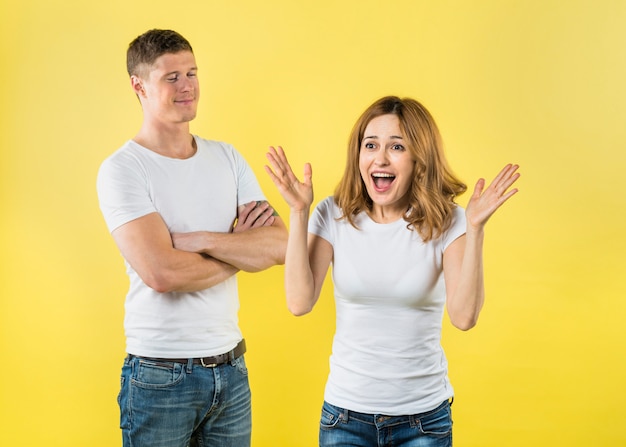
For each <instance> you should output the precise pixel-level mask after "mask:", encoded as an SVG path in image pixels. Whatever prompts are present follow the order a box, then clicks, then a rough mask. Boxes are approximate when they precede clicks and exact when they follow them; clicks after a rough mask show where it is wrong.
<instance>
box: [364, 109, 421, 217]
mask: <svg viewBox="0 0 626 447" xmlns="http://www.w3.org/2000/svg"><path fill="white" fill-rule="evenodd" d="M406 144H407V142H406V140H405V136H404V135H403V133H402V131H401V130H400V119H399V118H398V116H397V115H394V114H388V115H381V116H378V117H376V118H374V119H372V120H371V121H370V122H369V123H368V124H367V127H366V128H365V132H364V134H363V140H362V142H361V149H360V152H359V170H360V171H361V178H362V179H363V182H364V183H365V187H366V188H367V192H368V194H369V196H370V197H371V198H372V201H373V202H374V205H373V209H372V214H373V216H372V217H373V218H374V220H376V221H382V222H384V221H391V220H395V219H398V218H400V217H402V216H403V215H404V214H405V213H406V211H407V208H408V203H409V200H408V192H409V187H410V185H411V182H412V179H413V167H414V165H415V161H414V160H413V159H412V157H411V154H410V152H409V150H408V149H407V148H406V146H405V145H406ZM377 217H378V218H380V219H382V220H378V219H377Z"/></svg>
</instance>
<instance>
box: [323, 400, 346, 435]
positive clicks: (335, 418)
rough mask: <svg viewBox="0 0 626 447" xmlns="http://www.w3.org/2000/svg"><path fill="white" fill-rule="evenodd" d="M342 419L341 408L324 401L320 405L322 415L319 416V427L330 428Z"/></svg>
mask: <svg viewBox="0 0 626 447" xmlns="http://www.w3.org/2000/svg"><path fill="white" fill-rule="evenodd" d="M342 419H343V411H342V409H341V408H338V407H335V406H333V405H330V404H329V403H327V402H324V405H323V406H322V416H321V418H320V429H321V430H331V429H333V428H335V427H336V426H337V424H338V423H339V422H340V421H341V420H342Z"/></svg>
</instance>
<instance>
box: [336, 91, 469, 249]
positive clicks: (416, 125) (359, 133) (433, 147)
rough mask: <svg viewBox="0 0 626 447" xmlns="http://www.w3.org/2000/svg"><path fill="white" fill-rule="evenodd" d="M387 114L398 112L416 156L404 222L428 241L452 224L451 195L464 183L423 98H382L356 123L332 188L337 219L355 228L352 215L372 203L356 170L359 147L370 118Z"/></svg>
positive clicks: (404, 132)
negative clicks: (343, 164) (340, 172)
mask: <svg viewBox="0 0 626 447" xmlns="http://www.w3.org/2000/svg"><path fill="white" fill-rule="evenodd" d="M388 114H393V115H396V116H397V117H398V119H399V120H400V129H401V131H402V133H403V137H404V140H405V142H406V145H405V147H406V148H407V150H409V152H410V153H411V156H412V158H413V160H414V161H415V164H414V168H413V181H412V182H411V186H410V191H409V207H408V210H407V213H406V215H405V216H404V220H406V221H407V222H408V224H407V228H409V229H412V228H413V229H416V230H417V231H418V233H419V234H420V236H421V237H422V240H424V242H427V241H429V240H431V239H434V238H437V237H439V236H440V235H441V234H442V233H443V232H444V231H446V230H447V229H448V228H449V227H450V224H451V221H452V210H453V209H454V207H455V206H456V205H455V203H454V199H455V197H457V196H458V195H460V194H463V193H464V192H465V191H466V190H467V186H466V185H465V184H464V183H462V182H461V181H460V180H459V179H457V178H456V177H455V176H454V175H453V173H452V171H451V170H450V168H449V167H448V163H447V162H446V159H445V157H444V153H443V143H442V140H441V135H440V134H439V129H438V128H437V125H436V124H435V120H434V119H433V117H432V116H431V114H430V113H429V112H428V110H426V108H425V107H424V106H423V105H422V104H420V103H419V102H418V101H416V100H414V99H411V98H402V99H401V98H398V97H396V96H386V97H384V98H381V99H379V100H378V101H376V102H374V103H373V104H372V105H371V106H369V107H368V108H367V110H365V112H363V114H362V115H361V116H360V117H359V119H358V120H357V122H356V124H355V125H354V128H353V129H352V133H351V134H350V139H349V142H348V157H347V161H346V169H345V171H344V174H343V177H342V179H341V181H340V183H339V185H337V188H336V189H335V194H334V199H335V202H336V203H337V205H338V206H339V208H341V210H342V216H341V218H340V219H347V220H348V222H350V224H351V225H352V226H354V227H355V228H357V225H356V224H355V221H354V219H355V217H356V215H357V214H359V213H360V212H362V211H365V210H371V209H372V205H373V202H372V199H371V197H370V196H369V194H368V193H367V189H366V187H365V183H364V182H363V179H362V178H361V173H360V170H359V153H360V151H361V144H362V142H363V134H364V133H365V128H366V127H367V125H368V123H369V122H370V121H371V120H372V119H374V118H376V117H379V116H381V115H388Z"/></svg>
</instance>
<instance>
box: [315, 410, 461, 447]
mask: <svg viewBox="0 0 626 447" xmlns="http://www.w3.org/2000/svg"><path fill="white" fill-rule="evenodd" d="M319 444H320V447H339V446H341V447H346V446H353V447H383V446H384V447H451V446H452V412H451V409H450V403H449V402H448V401H447V400H446V401H444V402H443V403H442V404H441V405H439V406H438V407H437V408H435V409H434V410H432V411H428V412H426V413H421V414H415V415H409V416H385V415H382V414H365V413H357V412H355V411H350V410H345V409H343V408H339V407H335V406H334V405H330V404H329V403H328V402H324V406H323V407H322V418H321V421H320V436H319Z"/></svg>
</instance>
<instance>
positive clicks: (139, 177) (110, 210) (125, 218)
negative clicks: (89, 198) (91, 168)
mask: <svg viewBox="0 0 626 447" xmlns="http://www.w3.org/2000/svg"><path fill="white" fill-rule="evenodd" d="M96 187H97V191H98V200H99V202H100V210H101V211H102V214H103V216H104V220H105V222H106V224H107V227H108V229H109V231H110V232H112V231H113V230H115V229H116V228H118V227H120V226H122V225H124V224H125V223H128V222H130V221H131V220H134V219H137V218H139V217H142V216H145V215H147V214H150V213H153V212H156V209H155V207H154V204H153V202H152V200H150V193H149V190H148V186H147V180H146V173H145V170H144V169H142V167H141V165H140V163H138V161H137V160H136V159H134V158H133V157H132V156H129V155H128V154H123V153H121V152H118V153H116V154H114V155H113V156H111V157H109V158H108V159H106V160H105V161H104V162H103V163H102V165H101V166H100V169H99V171H98V178H97V182H96Z"/></svg>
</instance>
